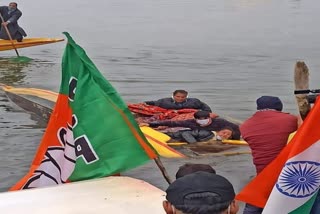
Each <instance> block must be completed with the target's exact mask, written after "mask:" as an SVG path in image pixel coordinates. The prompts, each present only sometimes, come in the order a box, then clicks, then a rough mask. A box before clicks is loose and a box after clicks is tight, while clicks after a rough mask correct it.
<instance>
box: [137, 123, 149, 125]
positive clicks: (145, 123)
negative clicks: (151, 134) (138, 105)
mask: <svg viewBox="0 0 320 214" xmlns="http://www.w3.org/2000/svg"><path fill="white" fill-rule="evenodd" d="M139 126H149V124H148V123H140V124H139Z"/></svg>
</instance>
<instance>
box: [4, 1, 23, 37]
mask: <svg viewBox="0 0 320 214" xmlns="http://www.w3.org/2000/svg"><path fill="white" fill-rule="evenodd" d="M17 6H18V5H17V3H15V2H11V3H10V4H9V6H1V7H0V13H1V16H2V18H3V21H4V22H3V21H2V20H0V24H1V25H0V26H1V30H0V38H1V39H6V40H9V39H10V37H9V36H8V33H7V31H6V29H5V27H7V28H8V30H9V33H10V35H11V38H12V39H16V40H17V41H18V42H22V39H23V37H24V36H27V34H26V33H25V32H24V30H23V29H22V28H21V27H20V26H19V25H18V20H19V18H20V17H21V16H22V12H21V11H20V10H19V9H18V8H17Z"/></svg>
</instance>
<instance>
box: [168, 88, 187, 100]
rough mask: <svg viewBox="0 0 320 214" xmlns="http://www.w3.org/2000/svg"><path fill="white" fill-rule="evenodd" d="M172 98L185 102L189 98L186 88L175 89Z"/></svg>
mask: <svg viewBox="0 0 320 214" xmlns="http://www.w3.org/2000/svg"><path fill="white" fill-rule="evenodd" d="M172 98H173V99H174V101H175V102H177V103H183V102H184V101H186V100H187V98H188V92H187V91H185V90H175V91H174V92H173V94H172Z"/></svg>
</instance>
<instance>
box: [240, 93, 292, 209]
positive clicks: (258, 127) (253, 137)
mask: <svg viewBox="0 0 320 214" xmlns="http://www.w3.org/2000/svg"><path fill="white" fill-rule="evenodd" d="M256 102H257V112H256V113H255V114H253V116H251V117H250V118H249V119H248V120H246V121H245V122H244V123H243V124H242V125H241V126H240V131H241V135H242V138H243V139H244V140H245V141H247V143H248V145H249V147H250V149H251V151H252V156H253V163H254V165H255V167H256V172H257V174H258V173H260V172H261V171H262V170H263V169H264V168H265V167H266V166H267V165H268V164H269V163H271V162H272V161H273V160H274V159H275V158H276V157H277V156H278V154H279V153H280V152H281V150H282V149H283V148H284V147H285V146H286V144H287V140H288V137H289V135H290V133H292V132H294V131H296V130H297V128H298V119H297V117H296V116H294V115H291V114H289V113H284V112H282V107H283V104H282V102H281V100H280V99H279V98H278V97H273V96H262V97H260V98H258V99H257V101H256ZM262 211H263V209H262V208H259V207H255V206H252V205H250V204H246V206H245V209H244V212H243V213H244V214H258V213H262Z"/></svg>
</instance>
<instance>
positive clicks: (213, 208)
mask: <svg viewBox="0 0 320 214" xmlns="http://www.w3.org/2000/svg"><path fill="white" fill-rule="evenodd" d="M184 201H185V202H186V203H185V204H184V205H176V206H174V207H175V208H176V209H178V210H180V211H182V212H183V213H192V214H221V212H222V211H225V210H226V209H228V207H229V205H230V204H231V202H232V201H226V202H221V198H220V195H219V194H216V193H212V192H202V193H192V194H189V195H186V196H185V198H184ZM205 204H208V205H205Z"/></svg>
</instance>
